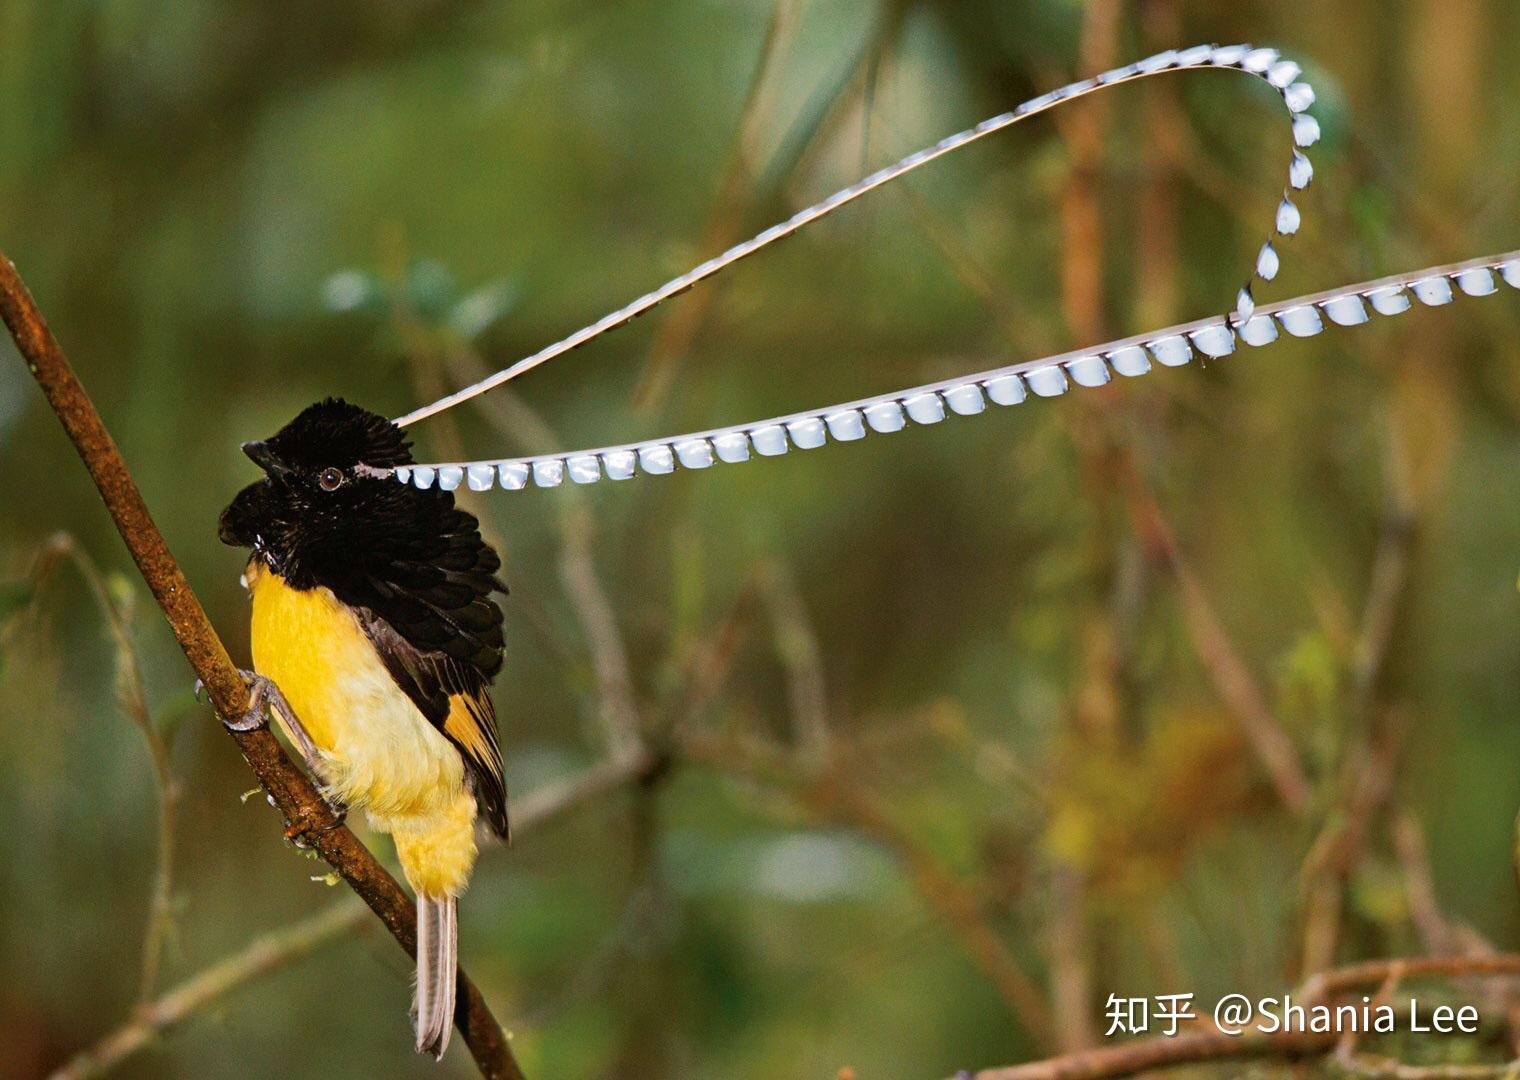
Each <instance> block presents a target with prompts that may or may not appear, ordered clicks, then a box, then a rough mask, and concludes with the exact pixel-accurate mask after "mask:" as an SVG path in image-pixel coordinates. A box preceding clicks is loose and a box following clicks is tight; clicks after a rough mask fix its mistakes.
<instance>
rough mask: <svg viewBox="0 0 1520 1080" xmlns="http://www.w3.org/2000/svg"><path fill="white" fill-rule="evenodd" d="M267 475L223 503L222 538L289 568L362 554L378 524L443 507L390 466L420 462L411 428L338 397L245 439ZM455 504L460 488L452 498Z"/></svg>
mask: <svg viewBox="0 0 1520 1080" xmlns="http://www.w3.org/2000/svg"><path fill="white" fill-rule="evenodd" d="M243 452H244V453H245V454H247V455H248V457H249V458H250V459H252V460H253V462H254V464H256V465H258V466H259V468H261V469H263V470H264V479H262V480H259V481H258V482H256V483H253V484H250V485H249V486H248V487H246V488H244V489H243V490H242V491H240V492H239V493H238V495H237V497H236V498H235V499H233V500H232V503H231V504H230V505H229V506H228V507H227V509H225V510H223V511H222V516H221V523H220V529H219V533H220V536H221V540H222V543H224V544H229V545H231V546H234V547H248V548H253V549H254V551H255V552H256V553H257V554H259V555H260V556H261V557H263V559H264V560H265V561H266V562H267V563H269V565H270V566H271V567H273V568H274V569H275V570H277V571H279V572H280V573H281V574H283V575H285V576H286V577H291V576H293V575H297V574H302V573H304V574H306V575H310V574H311V573H312V572H313V571H316V572H318V573H319V574H320V571H321V569H322V568H323V567H324V566H328V565H341V564H342V563H343V561H344V560H345V559H348V560H353V559H357V558H360V557H362V554H363V551H364V550H365V548H366V546H367V541H368V540H370V539H372V538H373V537H374V536H375V535H376V534H377V532H379V533H383V532H385V531H387V530H389V531H391V532H392V533H394V531H396V530H398V529H399V530H403V531H404V530H405V529H406V528H407V526H408V525H409V524H411V523H418V524H420V523H421V520H419V519H427V518H430V517H431V516H432V513H433V512H436V511H437V510H438V509H441V507H439V506H436V505H435V504H437V503H439V501H440V500H439V498H438V496H439V495H440V494H445V493H439V492H422V491H418V490H417V489H415V488H412V487H410V486H408V485H405V484H400V483H397V481H396V480H395V479H394V477H392V476H391V475H390V474H389V473H388V472H384V471H382V470H388V469H391V468H394V467H395V466H398V465H408V464H411V461H412V455H411V450H410V448H409V444H408V443H407V441H406V439H405V438H404V437H403V435H402V433H401V429H400V428H399V427H397V426H396V425H395V424H393V423H391V422H390V421H389V420H387V419H385V417H383V416H379V415H377V414H375V413H372V412H370V411H368V410H367V409H361V408H360V407H359V406H357V405H350V404H349V403H348V402H346V401H343V400H341V399H337V398H328V399H327V400H326V401H321V402H318V403H317V404H315V405H312V406H310V407H309V408H307V409H304V410H303V411H302V412H301V414H300V415H299V416H297V417H296V418H295V419H294V420H292V421H291V422H290V423H288V424H286V425H285V426H284V427H283V428H281V429H280V430H279V431H278V432H276V433H275V434H274V435H272V436H270V437H269V438H267V439H261V440H259V441H256V442H248V443H244V444H243ZM443 501H446V502H447V503H448V506H449V507H450V508H451V507H452V505H453V497H452V496H447V497H446V499H445V500H443Z"/></svg>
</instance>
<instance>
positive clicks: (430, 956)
mask: <svg viewBox="0 0 1520 1080" xmlns="http://www.w3.org/2000/svg"><path fill="white" fill-rule="evenodd" d="M457 910H458V909H457V907H456V904H455V900H454V897H452V896H446V897H442V898H437V897H432V896H423V895H421V894H419V895H418V897H417V996H416V1000H415V1002H414V1004H413V1011H414V1013H415V1016H414V1023H415V1027H416V1030H417V1052H418V1053H419V1054H432V1055H433V1056H434V1057H435V1058H442V1057H443V1052H444V1051H445V1050H447V1049H448V1047H449V1035H450V1034H451V1033H452V1032H453V1030H454V990H455V982H456V979H457V978H458V971H459V924H458V921H457Z"/></svg>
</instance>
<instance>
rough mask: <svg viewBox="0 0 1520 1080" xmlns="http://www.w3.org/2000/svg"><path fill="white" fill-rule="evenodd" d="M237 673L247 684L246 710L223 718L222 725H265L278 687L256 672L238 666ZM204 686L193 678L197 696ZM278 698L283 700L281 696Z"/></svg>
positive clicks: (234, 727)
mask: <svg viewBox="0 0 1520 1080" xmlns="http://www.w3.org/2000/svg"><path fill="white" fill-rule="evenodd" d="M238 674H239V675H241V676H242V677H243V681H244V682H245V683H247V684H248V711H247V712H245V713H244V714H243V715H242V716H239V717H234V718H231V719H226V720H223V721H222V725H223V726H224V727H226V728H227V729H228V730H230V731H257V730H258V729H259V728H261V727H267V726H268V724H269V707H270V703H271V702H272V701H274V700H275V695H277V694H279V693H280V688H279V687H278V686H275V684H274V681H273V680H272V679H268V678H266V677H264V676H263V675H260V674H258V673H257V672H253V671H244V670H242V669H241V668H239V669H238ZM204 688H205V684H204V683H202V682H201V681H200V680H199V679H197V680H195V693H196V696H197V697H198V696H200V692H201V690H202V689H204ZM279 700H281V701H283V700H284V698H283V696H281V697H280V698H279Z"/></svg>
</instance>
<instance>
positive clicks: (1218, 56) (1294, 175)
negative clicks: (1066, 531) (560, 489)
mask: <svg viewBox="0 0 1520 1080" xmlns="http://www.w3.org/2000/svg"><path fill="white" fill-rule="evenodd" d="M1210 67H1213V68H1221V69H1224V70H1229V71H1239V72H1244V73H1245V74H1248V75H1254V76H1256V77H1257V78H1260V79H1262V80H1263V81H1265V82H1266V83H1268V84H1269V85H1270V86H1272V87H1273V88H1274V89H1276V90H1277V91H1278V92H1279V93H1280V94H1281V95H1282V98H1283V102H1284V104H1285V105H1286V106H1287V108H1288V112H1289V114H1290V116H1291V117H1292V120H1293V143H1294V149H1293V157H1292V162H1291V164H1290V166H1289V169H1288V186H1287V188H1286V189H1284V192H1283V198H1282V202H1281V203H1279V204H1278V207H1277V210H1276V216H1275V218H1274V222H1273V230H1272V235H1271V237H1269V239H1268V240H1267V242H1266V243H1265V244H1263V245H1262V248H1261V251H1260V253H1259V254H1258V256H1257V259H1256V264H1255V267H1254V268H1253V270H1252V273H1251V275H1250V277H1249V278H1248V280H1247V282H1246V284H1245V285H1244V286H1242V288H1241V290H1240V292H1239V294H1238V296H1237V298H1236V308H1235V315H1236V318H1238V319H1248V318H1250V316H1251V315H1252V313H1253V310H1254V307H1255V303H1254V299H1253V295H1252V285H1253V283H1254V282H1255V280H1256V279H1257V278H1260V279H1262V280H1266V281H1270V280H1271V279H1272V278H1273V277H1275V276H1276V275H1277V269H1278V265H1279V261H1280V260H1279V256H1278V253H1277V251H1276V248H1275V247H1274V245H1273V239H1275V238H1276V237H1278V236H1289V235H1292V234H1293V233H1295V232H1297V231H1298V226H1299V211H1298V207H1297V206H1296V205H1294V203H1293V200H1292V192H1293V191H1294V190H1297V189H1302V188H1304V187H1307V186H1308V184H1309V181H1310V179H1311V177H1312V176H1313V168H1312V167H1311V166H1310V164H1309V159H1308V158H1307V157H1305V156H1304V153H1303V149H1305V148H1307V147H1309V146H1312V145H1313V144H1314V143H1315V142H1317V141H1318V139H1319V124H1318V122H1317V121H1315V119H1314V118H1313V117H1312V116H1310V115H1309V114H1308V112H1307V111H1306V110H1307V109H1308V108H1309V106H1310V105H1312V104H1313V103H1314V91H1313V89H1311V88H1310V86H1309V84H1308V83H1304V82H1299V81H1298V77H1299V75H1300V74H1301V71H1300V68H1299V66H1298V65H1297V64H1295V63H1294V62H1293V61H1291V60H1284V59H1282V57H1281V56H1280V54H1279V53H1278V52H1277V50H1275V49H1256V48H1252V47H1251V46H1249V45H1225V46H1217V45H1198V46H1195V47H1193V48H1191V49H1183V50H1177V49H1169V50H1167V51H1166V52H1163V53H1157V54H1156V55H1155V56H1151V57H1148V58H1146V59H1144V60H1140V61H1138V62H1136V63H1133V64H1129V65H1127V66H1125V67H1121V68H1115V69H1113V70H1112V71H1106V72H1104V73H1102V74H1101V75H1098V76H1095V77H1094V78H1090V79H1083V80H1081V81H1079V82H1074V83H1071V84H1069V85H1067V86H1063V87H1061V88H1060V89H1058V90H1052V91H1051V92H1050V93H1048V94H1043V95H1041V96H1040V97H1037V98H1033V99H1031V100H1029V101H1026V102H1024V103H1023V104H1022V105H1020V106H1018V107H1017V108H1015V109H1012V110H1010V111H1009V112H1005V113H1001V114H999V115H998V116H994V117H992V118H990V119H988V120H983V121H982V122H981V123H980V124H977V125H976V126H975V127H972V128H967V129H966V130H965V131H962V132H958V133H957V134H955V135H950V136H947V137H946V138H944V139H941V140H940V141H939V142H937V143H935V144H934V145H933V146H930V147H926V148H925V149H923V150H919V151H918V152H916V153H913V154H910V155H908V156H907V157H905V158H903V159H902V160H901V161H898V162H897V163H896V164H894V165H889V166H887V167H886V168H883V169H880V170H878V171H876V172H874V173H872V174H871V175H870V176H867V177H866V178H865V179H863V180H861V181H859V182H858V183H855V184H852V185H851V186H849V187H847V188H843V189H841V190H839V191H836V192H835V193H834V194H832V195H830V196H829V197H828V198H826V199H824V200H823V201H822V202H818V203H815V204H813V205H812V206H809V207H807V208H806V209H804V210H799V211H798V212H797V213H795V214H793V215H792V216H791V217H790V218H788V219H787V220H786V221H783V222H781V223H780V224H777V225H772V226H771V227H770V228H769V229H766V230H765V231H764V232H762V233H760V234H758V235H757V236H754V237H752V238H751V239H749V240H746V241H744V242H743V243H741V244H737V245H735V246H734V247H731V248H729V249H728V250H727V251H725V252H723V254H721V255H717V256H715V257H713V258H711V259H709V260H707V261H706V262H704V263H702V264H701V265H699V266H697V267H694V268H693V269H691V270H689V271H687V272H686V273H684V274H682V275H681V276H679V277H676V278H672V279H671V280H670V281H667V282H666V283H665V284H664V285H661V286H660V287H659V288H658V289H655V290H654V291H653V292H650V293H646V294H645V295H643V296H641V297H639V298H638V299H637V300H634V301H633V302H632V303H630V304H627V305H625V306H624V307H621V308H618V309H617V310H616V311H613V312H611V313H609V314H607V315H605V316H603V317H602V318H600V319H598V320H597V321H596V322H594V323H591V324H590V325H589V326H585V327H582V328H581V329H579V330H577V331H576V332H575V333H573V334H571V335H570V336H569V337H567V338H563V339H561V340H560V341H556V342H555V343H554V344H552V345H548V346H545V347H544V348H542V349H540V350H539V351H538V352H536V353H534V354H533V355H532V356H528V357H524V358H523V359H521V360H519V361H517V362H516V363H514V364H512V365H511V366H510V367H506V368H503V369H502V370H501V371H498V372H496V373H495V374H494V375H491V376H489V377H487V378H485V379H482V380H481V381H479V382H477V383H474V384H473V385H471V386H466V387H464V388H463V389H461V390H458V391H455V392H454V393H452V394H449V395H448V396H446V397H443V398H440V399H439V400H437V401H435V402H433V403H432V404H430V405H424V406H422V407H421V408H418V409H414V410H412V411H411V412H409V413H407V414H406V415H405V416H401V417H398V418H397V419H396V423H397V424H399V425H401V426H402V427H405V426H406V425H408V424H413V423H416V422H417V421H418V420H424V419H426V418H427V417H429V416H433V415H435V414H437V413H440V412H443V411H444V410H445V409H450V408H453V407H454V406H455V405H459V404H462V403H463V402H466V401H469V400H470V399H471V398H473V397H477V396H479V395H480V394H484V393H486V392H487V391H488V390H493V389H495V388H496V387H498V386H501V385H502V384H503V383H506V382H508V381H510V380H511V379H515V378H517V376H519V375H522V374H525V373H527V372H529V371H532V370H533V369H534V368H536V367H538V366H539V365H540V364H543V363H547V362H548V361H550V360H553V359H554V358H555V357H557V356H562V355H564V354H565V353H567V352H570V351H571V350H572V349H577V348H579V347H580V346H582V345H585V344H586V343H587V342H589V341H592V340H594V339H595V338H598V337H601V336H602V335H603V334H605V333H607V332H608V331H609V330H615V329H617V328H618V327H620V326H623V325H624V324H626V323H628V322H630V321H632V320H633V319H636V318H638V317H639V316H640V315H643V314H644V313H645V312H647V311H649V310H650V309H652V308H654V307H655V306H657V305H658V304H660V303H662V302H663V301H665V300H669V299H670V298H671V297H673V296H675V295H677V294H678V293H682V292H685V291H686V290H687V289H689V288H691V287H692V286H693V285H696V284H697V283H698V282H701V281H703V280H705V279H706V278H709V277H711V276H713V275H714V274H716V273H719V272H720V271H722V270H726V269H727V268H728V267H730V266H732V265H733V264H734V263H736V262H738V261H739V260H741V259H744V258H747V257H748V256H750V255H753V254H755V253H756V252H758V251H760V250H762V249H763V248H766V247H768V246H770V245H771V244H773V243H775V242H776V241H777V240H780V239H782V238H784V237H787V236H790V235H791V234H792V233H794V232H796V231H797V230H799V229H801V228H802V227H803V226H805V225H810V224H812V223H813V222H815V221H817V220H818V219H820V218H823V217H826V216H828V215H829V214H832V213H833V212H834V211H836V210H838V209H839V208H840V207H843V206H846V205H848V204H850V203H852V202H854V201H855V200H856V199H858V198H860V197H861V196H863V195H865V194H867V193H869V192H871V191H874V190H875V189H876V188H879V187H881V186H882V185H884V184H888V183H891V182H892V181H893V180H896V179H898V178H900V177H902V176H905V175H907V174H908V173H910V172H912V171H913V170H914V169H917V168H920V167H921V166H924V165H927V164H928V163H929V162H931V161H934V160H935V159H937V158H941V157H944V156H945V155H946V154H949V153H952V152H953V151H956V150H959V149H961V148H962V147H963V146H968V145H970V144H971V143H973V142H975V141H977V140H978V139H981V138H984V137H985V136H988V135H991V134H993V133H994V132H997V131H1002V130H1003V129H1004V128H1008V127H1011V126H1013V125H1014V124H1017V123H1018V122H1020V121H1021V120H1027V119H1028V118H1029V117H1031V116H1035V115H1037V114H1039V113H1042V112H1045V111H1046V110H1048V109H1053V108H1055V107H1056V106H1057V105H1059V104H1062V103H1064V102H1068V101H1075V100H1076V99H1077V98H1080V97H1085V96H1086V95H1088V94H1091V93H1096V92H1097V91H1099V90H1102V89H1104V88H1106V87H1109V86H1117V85H1118V84H1120V83H1125V82H1132V81H1134V80H1136V79H1143V78H1146V77H1147V76H1150V75H1159V74H1161V73H1163V72H1167V71H1188V70H1196V69H1199V68H1210Z"/></svg>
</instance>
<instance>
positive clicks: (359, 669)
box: [245, 559, 475, 896]
mask: <svg viewBox="0 0 1520 1080" xmlns="http://www.w3.org/2000/svg"><path fill="white" fill-rule="evenodd" d="M245 580H246V581H247V583H248V587H249V590H250V592H252V594H253V629H252V647H253V666H254V668H255V670H257V671H258V672H259V674H261V675H265V676H268V677H269V678H271V679H273V680H274V681H275V683H276V684H277V685H278V686H279V687H280V690H281V691H282V692H283V693H284V695H285V698H286V700H288V701H289V702H290V706H291V708H292V709H294V710H295V713H296V715H297V716H298V717H299V718H300V720H301V724H302V725H303V726H304V727H305V728H306V731H307V734H309V735H310V736H311V740H312V741H313V742H314V743H316V745H317V747H318V749H319V750H320V751H321V753H322V757H323V765H324V772H325V781H326V785H327V787H328V788H329V789H330V790H331V792H332V793H333V794H334V795H336V796H337V797H338V798H340V799H342V800H343V801H344V802H345V803H347V804H348V805H349V806H352V807H355V808H358V809H362V810H364V811H365V812H366V814H367V815H368V817H369V819H370V823H371V824H372V825H373V826H374V827H375V828H377V829H380V830H382V831H385V832H390V833H393V834H394V835H395V840H396V850H397V854H398V855H399V856H400V858H401V864H402V869H403V870H404V871H405V873H406V877H407V879H408V880H409V881H410V882H411V884H412V887H413V888H414V889H417V890H418V891H420V892H425V893H427V894H429V895H431V896H452V895H455V894H457V893H458V892H459V891H460V890H462V889H463V888H464V884H465V881H466V880H467V879H468V877H469V873H470V869H471V867H472V866H473V865H474V861H475V835H474V818H475V800H474V798H473V797H472V796H471V795H470V793H469V791H468V790H467V789H466V788H465V786H464V764H463V761H462V759H461V758H460V755H459V751H458V750H457V749H455V748H454V746H453V745H452V744H451V743H450V742H449V741H448V739H446V738H444V736H443V735H442V734H441V733H440V732H439V731H438V730H437V729H436V728H435V727H433V725H432V724H430V723H428V721H427V718H426V717H424V716H423V715H422V713H421V712H420V711H419V710H418V709H417V707H416V706H415V705H414V704H412V700H411V699H410V698H409V697H407V696H406V694H405V692H403V691H402V689H401V688H400V687H399V686H397V685H396V682H395V680H394V679H392V678H391V675H390V672H388V671H386V669H385V664H384V663H383V662H382V661H381V659H380V656H379V654H378V653H377V652H376V651H375V648H374V646H373V645H371V644H370V641H369V638H368V637H367V636H366V635H365V633H364V630H363V628H362V627H361V626H360V625H359V622H358V620H357V619H356V618H355V617H354V616H353V615H352V614H351V613H350V612H349V611H348V610H347V609H346V608H344V607H343V605H342V604H340V603H339V602H338V600H337V598H336V597H335V596H333V594H332V592H331V591H330V590H328V589H325V588H316V589H310V590H306V591H300V590H296V589H292V588H291V587H290V586H289V585H287V584H286V583H285V582H284V581H283V580H282V579H281V578H280V577H279V575H277V574H275V573H274V572H272V571H270V570H269V569H268V568H266V567H264V566H263V564H262V563H260V562H259V560H257V559H255V560H254V561H253V562H252V563H250V564H249V567H248V570H247V573H246V575H245Z"/></svg>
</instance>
